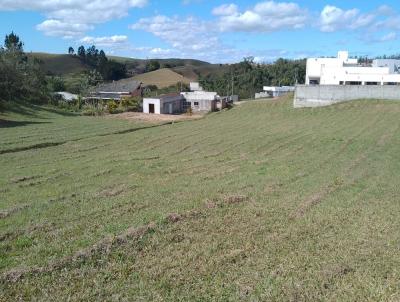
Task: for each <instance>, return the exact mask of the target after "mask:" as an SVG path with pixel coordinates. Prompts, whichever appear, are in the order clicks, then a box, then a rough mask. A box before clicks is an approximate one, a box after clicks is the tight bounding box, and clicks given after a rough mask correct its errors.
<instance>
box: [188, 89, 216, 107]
mask: <svg viewBox="0 0 400 302" xmlns="http://www.w3.org/2000/svg"><path fill="white" fill-rule="evenodd" d="M181 94H182V96H183V97H184V99H185V100H186V101H185V108H186V109H187V108H189V107H191V108H192V110H193V111H215V110H216V104H217V98H218V94H217V93H216V92H208V91H191V92H181Z"/></svg>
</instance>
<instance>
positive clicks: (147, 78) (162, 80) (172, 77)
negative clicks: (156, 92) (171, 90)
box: [134, 68, 190, 88]
mask: <svg viewBox="0 0 400 302" xmlns="http://www.w3.org/2000/svg"><path fill="white" fill-rule="evenodd" d="M134 79H135V80H137V81H141V82H143V84H145V85H156V86H157V87H158V88H166V87H169V86H171V85H174V84H176V83H179V82H182V83H186V84H189V82H190V79H188V78H186V77H184V76H182V75H180V74H178V73H176V72H174V71H172V70H171V69H169V68H162V69H159V70H155V71H151V72H146V73H143V74H139V75H137V76H135V77H134Z"/></svg>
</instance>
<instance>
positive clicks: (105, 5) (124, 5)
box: [0, 0, 148, 37]
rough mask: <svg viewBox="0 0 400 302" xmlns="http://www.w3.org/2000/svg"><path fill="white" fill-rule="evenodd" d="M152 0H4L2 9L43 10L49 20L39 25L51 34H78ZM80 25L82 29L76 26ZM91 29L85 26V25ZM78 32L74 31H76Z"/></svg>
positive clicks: (72, 35)
mask: <svg viewBox="0 0 400 302" xmlns="http://www.w3.org/2000/svg"><path fill="white" fill-rule="evenodd" d="M147 2H148V0H113V1H105V0H93V1H82V0H0V11H11V10H29V11H37V12H40V13H43V14H44V15H45V16H46V17H47V18H48V20H46V21H44V22H43V23H41V24H39V25H38V26H37V28H38V29H39V30H41V31H43V32H44V33H45V34H47V35H51V36H55V35H59V36H62V37H76V36H79V35H82V34H83V33H84V32H86V31H87V30H89V29H92V28H93V25H95V24H99V23H104V22H107V21H110V20H113V19H118V18H122V17H125V16H127V15H128V11H129V9H130V8H139V7H143V6H145V5H146V4H147ZM76 24H78V25H79V26H78V28H76ZM85 27H86V28H87V29H84V28H85ZM76 29H77V31H76V33H75V34H71V33H72V32H73V31H75V30H76Z"/></svg>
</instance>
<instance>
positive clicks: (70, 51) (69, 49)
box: [68, 46, 75, 55]
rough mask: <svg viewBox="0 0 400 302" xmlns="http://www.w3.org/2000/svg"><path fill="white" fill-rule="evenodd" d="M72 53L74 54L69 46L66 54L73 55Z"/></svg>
mask: <svg viewBox="0 0 400 302" xmlns="http://www.w3.org/2000/svg"><path fill="white" fill-rule="evenodd" d="M74 53H75V50H74V48H73V47H72V46H70V47H69V48H68V54H70V55H73V54H74Z"/></svg>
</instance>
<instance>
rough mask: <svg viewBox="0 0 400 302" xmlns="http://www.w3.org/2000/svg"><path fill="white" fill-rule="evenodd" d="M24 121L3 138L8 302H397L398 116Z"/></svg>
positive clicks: (395, 108) (280, 114) (304, 112)
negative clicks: (171, 121)
mask: <svg viewBox="0 0 400 302" xmlns="http://www.w3.org/2000/svg"><path fill="white" fill-rule="evenodd" d="M21 112H22V109H21V110H20V111H19V113H10V114H8V115H6V116H2V119H3V120H8V122H5V121H2V122H1V124H0V127H1V128H0V146H1V150H3V151H4V150H6V151H7V152H3V154H0V166H1V169H0V211H1V213H0V238H1V241H0V253H1V254H0V271H1V280H0V286H1V288H2V290H1V291H0V295H1V298H0V300H4V301H12V300H17V299H21V300H26V301H27V300H35V299H36V300H55V301H60V300H70V301H82V300H86V301H94V300H100V301H103V300H116V301H117V300H123V301H125V300H126V301H134V300H139V301H190V300H195V301H229V300H231V301H232V300H249V301H257V300H259V301H316V300H323V301H399V300H400V280H399V279H400V232H399V225H400V216H399V213H400V198H399V196H400V186H399V183H400V152H399V150H400V129H399V126H400V103H395V102H385V103H383V102H378V101H357V102H352V103H346V104H340V105H336V106H332V107H328V108H319V109H298V110H294V109H292V108H291V100H289V99H282V100H281V101H275V102H265V103H264V102H254V103H252V102H248V103H244V104H242V105H241V106H240V107H236V108H234V109H232V110H230V111H226V112H221V113H213V114H210V115H207V116H206V117H205V118H203V119H200V120H194V121H185V122H181V123H175V124H170V125H162V126H157V125H154V124H141V123H139V122H131V121H127V120H118V119H102V118H87V117H78V116H65V115H59V114H57V113H54V112H50V111H48V110H43V109H42V110H38V109H35V110H33V111H32V110H28V111H27V112H26V113H24V112H22V113H21ZM145 127H147V128H145ZM42 142H44V143H46V144H47V145H41V146H39V147H38V146H37V145H38V144H41V143H42ZM53 142H54V144H52V143H53ZM60 142H61V143H60ZM22 147H24V148H22Z"/></svg>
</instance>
